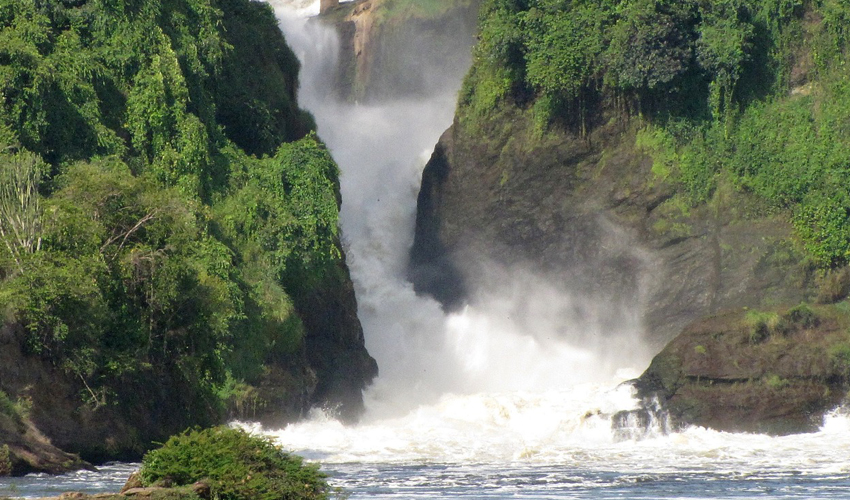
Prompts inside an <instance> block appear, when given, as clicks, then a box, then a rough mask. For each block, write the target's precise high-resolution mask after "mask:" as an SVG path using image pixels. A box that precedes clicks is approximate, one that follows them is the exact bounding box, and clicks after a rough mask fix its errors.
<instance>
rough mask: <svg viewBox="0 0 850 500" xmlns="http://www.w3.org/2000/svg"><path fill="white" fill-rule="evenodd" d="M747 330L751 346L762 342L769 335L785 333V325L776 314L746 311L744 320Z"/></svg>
mask: <svg viewBox="0 0 850 500" xmlns="http://www.w3.org/2000/svg"><path fill="white" fill-rule="evenodd" d="M744 321H745V322H746V324H747V326H748V328H749V340H750V343H751V344H759V343H761V342H764V341H765V340H767V339H768V338H770V336H771V335H773V334H775V333H781V332H784V331H785V328H786V323H785V321H784V320H783V318H782V316H780V315H779V314H778V313H776V312H763V311H755V310H751V311H747V315H746V317H745V319H744Z"/></svg>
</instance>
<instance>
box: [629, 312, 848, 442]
mask: <svg viewBox="0 0 850 500" xmlns="http://www.w3.org/2000/svg"><path fill="white" fill-rule="evenodd" d="M848 324H850V314H848V312H847V303H846V302H845V303H842V304H841V305H839V306H818V307H812V308H810V307H808V306H800V307H796V308H792V309H787V308H784V309H782V308H780V309H773V310H768V311H752V310H745V309H737V310H734V311H731V312H726V313H723V314H718V315H714V316H711V317H709V318H706V319H703V320H700V321H697V322H695V323H693V324H691V325H690V326H688V327H687V328H686V329H685V331H684V332H683V333H682V334H681V335H679V336H678V337H676V338H675V339H674V340H673V341H672V342H670V343H669V344H668V345H667V346H666V347H665V348H664V350H662V351H661V353H660V354H658V355H657V356H656V357H655V358H654V359H653V361H652V363H651V365H650V366H649V368H648V369H647V370H646V372H644V374H643V375H641V377H640V378H639V379H638V380H637V382H636V386H637V388H638V392H639V394H640V395H641V397H643V398H645V399H649V398H657V400H658V401H659V402H660V403H661V405H662V406H663V408H664V409H665V410H666V411H667V412H668V414H669V416H670V419H671V423H672V425H673V427H682V426H687V425H698V426H703V427H708V428H712V429H717V430H721V431H730V432H759V433H768V434H790V433H798V432H811V431H815V430H817V429H818V428H819V427H820V425H821V424H822V421H823V416H824V415H825V414H826V413H827V412H828V411H830V410H832V409H834V408H836V407H837V406H839V405H840V404H841V403H842V402H844V401H845V398H846V397H847V391H848V389H850V384H849V383H848V382H850V378H848V376H850V343H848V335H847V328H848Z"/></svg>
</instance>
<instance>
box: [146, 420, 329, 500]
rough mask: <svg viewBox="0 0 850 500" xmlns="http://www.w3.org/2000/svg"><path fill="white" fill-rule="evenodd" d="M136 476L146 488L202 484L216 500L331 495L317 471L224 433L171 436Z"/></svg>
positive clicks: (262, 443)
mask: <svg viewBox="0 0 850 500" xmlns="http://www.w3.org/2000/svg"><path fill="white" fill-rule="evenodd" d="M141 475H142V480H143V482H144V483H145V484H147V485H152V484H155V483H157V482H158V481H166V482H170V483H172V484H173V485H175V486H185V485H190V484H192V483H195V482H197V481H201V480H205V481H208V482H209V485H210V489H211V492H212V494H213V498H218V499H220V500H280V499H292V500H295V499H309V500H313V499H325V498H328V495H329V491H330V489H329V487H328V484H327V482H326V481H325V475H324V474H322V473H321V472H319V468H318V466H317V465H313V464H309V465H305V464H304V462H303V460H302V459H301V458H300V457H298V456H295V455H291V454H288V453H285V452H283V451H281V450H280V448H278V447H277V446H275V445H274V444H272V443H271V441H269V440H268V439H266V438H261V437H255V436H251V435H249V434H248V433H246V432H245V431H243V430H239V429H230V428H227V427H215V428H211V429H206V430H193V431H187V432H184V433H183V434H180V435H177V436H173V437H172V438H170V439H169V440H168V442H166V443H165V444H164V445H163V446H162V448H160V449H158V450H154V451H151V452H149V453H148V454H146V455H145V458H144V460H143V462H142V469H141Z"/></svg>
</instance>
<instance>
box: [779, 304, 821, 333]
mask: <svg viewBox="0 0 850 500" xmlns="http://www.w3.org/2000/svg"><path fill="white" fill-rule="evenodd" d="M783 319H784V320H785V321H786V322H787V323H789V324H790V325H792V326H795V327H798V328H803V329H807V328H813V327H815V326H818V323H819V322H820V321H819V320H818V316H817V313H815V311H814V309H812V308H811V307H810V306H809V305H808V304H806V303H802V304H800V305H797V306H794V307H792V308H791V309H789V310H788V312H787V313H785V314H784V315H783Z"/></svg>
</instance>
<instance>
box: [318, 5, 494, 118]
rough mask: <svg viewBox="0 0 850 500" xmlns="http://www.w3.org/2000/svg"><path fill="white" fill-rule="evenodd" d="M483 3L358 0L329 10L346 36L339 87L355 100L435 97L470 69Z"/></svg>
mask: <svg viewBox="0 0 850 500" xmlns="http://www.w3.org/2000/svg"><path fill="white" fill-rule="evenodd" d="M479 4H480V0H452V1H447V2H441V3H440V5H437V6H436V7H434V8H430V9H428V8H423V7H422V6H420V5H419V4H418V3H417V2H411V1H409V0H402V1H388V0H356V1H353V2H347V3H343V4H341V5H340V6H339V7H338V8H329V9H327V10H323V16H322V17H321V18H320V20H321V21H322V22H325V23H329V24H332V25H334V26H335V27H336V29H337V31H338V33H339V37H340V52H339V54H340V55H339V61H338V68H337V72H336V76H335V84H334V85H333V88H334V89H335V92H337V94H338V96H339V97H342V98H343V99H347V100H352V101H361V102H365V101H369V102H374V101H380V100H387V99H399V98H411V97H416V96H423V95H433V94H435V91H439V90H443V89H444V88H445V86H446V85H456V83H449V82H459V81H460V79H461V77H462V76H463V74H464V73H466V70H467V69H468V68H469V64H470V57H469V52H468V51H465V50H457V49H458V47H469V46H471V45H472V43H473V40H474V35H475V30H476V21H477V12H478V6H479Z"/></svg>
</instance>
